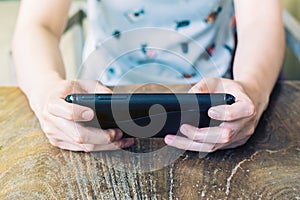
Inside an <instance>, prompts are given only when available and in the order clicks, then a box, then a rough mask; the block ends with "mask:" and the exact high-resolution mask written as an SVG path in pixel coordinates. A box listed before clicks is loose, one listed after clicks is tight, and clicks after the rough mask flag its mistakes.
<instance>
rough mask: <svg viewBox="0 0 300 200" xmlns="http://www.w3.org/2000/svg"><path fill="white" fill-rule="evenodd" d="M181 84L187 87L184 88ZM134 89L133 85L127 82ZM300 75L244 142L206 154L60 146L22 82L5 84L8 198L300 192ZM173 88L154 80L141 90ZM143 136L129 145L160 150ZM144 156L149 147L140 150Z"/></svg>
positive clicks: (0, 150)
mask: <svg viewBox="0 0 300 200" xmlns="http://www.w3.org/2000/svg"><path fill="white" fill-rule="evenodd" d="M176 88H177V90H179V91H185V90H187V88H186V87H176ZM127 89H128V88H127ZM299 89H300V82H283V83H280V84H278V85H277V86H276V89H275V91H274V94H273V96H272V98H271V103H270V106H269V108H268V110H267V111H266V113H265V114H264V116H263V118H262V120H261V121H260V124H259V126H258V128H257V130H256V133H255V134H254V135H253V137H252V138H251V139H250V141H249V142H248V143H247V144H246V145H244V146H243V147H240V148H237V149H232V150H224V151H218V152H215V153H212V154H209V155H207V156H206V157H204V158H201V157H199V154H197V153H192V152H186V153H184V154H183V155H181V156H180V157H179V158H178V159H177V160H175V161H174V162H172V163H171V164H170V165H167V166H165V167H164V168H161V169H157V170H154V171H148V172H147V171H145V170H149V169H150V170H151V169H152V170H153V169H156V168H159V167H160V166H159V165H160V164H161V163H164V162H165V163H166V162H168V161H169V160H170V159H172V155H173V151H174V152H175V153H176V150H174V149H168V150H167V151H166V152H165V153H167V154H168V155H164V154H158V155H154V157H153V160H154V161H155V162H154V161H152V162H149V161H147V158H145V157H141V156H140V157H139V156H133V157H131V156H128V155H125V154H124V155H123V154H122V153H121V154H117V153H113V152H103V153H99V154H89V153H76V152H70V151H65V150H60V149H58V148H55V147H52V146H51V145H50V144H49V143H48V141H47V139H46V137H45V136H44V135H43V132H42V131H41V129H40V126H39V123H38V121H37V119H36V118H35V116H34V114H33V112H32V111H31V110H30V108H29V106H28V103H27V101H26V98H25V97H24V95H23V94H22V93H21V92H20V90H19V89H18V88H0V199H238V198H240V199H300V91H299ZM144 90H145V91H149V90H152V91H154V90H156V91H157V90H159V91H163V90H165V89H163V88H160V87H158V88H157V87H155V86H152V87H148V88H147V89H139V91H144ZM163 146H164V143H163V141H162V140H160V139H144V140H137V141H136V144H135V146H134V147H132V148H131V149H128V150H127V151H126V152H131V151H132V152H151V151H153V150H157V149H160V148H161V147H163ZM139 155H141V154H139Z"/></svg>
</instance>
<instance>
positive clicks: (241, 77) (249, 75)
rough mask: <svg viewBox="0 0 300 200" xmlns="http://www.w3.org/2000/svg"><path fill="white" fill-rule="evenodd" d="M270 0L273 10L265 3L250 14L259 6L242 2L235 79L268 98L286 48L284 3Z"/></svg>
mask: <svg viewBox="0 0 300 200" xmlns="http://www.w3.org/2000/svg"><path fill="white" fill-rule="evenodd" d="M266 2H267V3H266V6H269V7H271V6H273V7H272V9H273V10H272V9H271V8H270V10H268V11H266V10H265V7H263V5H261V6H258V7H256V10H257V15H258V16H253V15H252V16H250V15H251V12H252V11H251V9H252V10H255V8H254V5H252V4H254V3H248V4H250V6H249V5H248V4H247V1H243V2H239V5H238V7H237V9H238V13H237V14H238V16H239V17H240V19H239V20H238V22H239V23H238V24H237V25H238V46H237V51H236V55H235V60H234V66H233V76H234V80H237V81H239V82H241V83H243V85H244V86H245V87H249V88H247V89H248V90H251V92H252V93H253V94H252V95H254V97H253V98H259V99H260V100H263V101H268V98H269V95H270V93H271V91H272V89H273V86H274V84H275V82H276V80H277V78H278V74H279V73H280V70H281V66H282V61H283V57H284V51H285V39H284V29H283V22H282V17H281V7H280V3H278V2H276V1H266ZM255 3H256V4H257V5H258V2H255ZM247 6H248V7H250V10H249V9H248V7H247ZM243 7H244V8H243Z"/></svg>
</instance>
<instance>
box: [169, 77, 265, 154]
mask: <svg viewBox="0 0 300 200" xmlns="http://www.w3.org/2000/svg"><path fill="white" fill-rule="evenodd" d="M190 92H194V93H229V94H232V95H233V96H235V98H236V102H235V103H233V104H232V105H220V106H215V107H212V108H210V109H209V111H208V115H209V117H211V118H212V119H216V120H221V121H223V122H222V123H221V124H220V125H219V126H218V127H206V128H197V127H193V126H191V125H188V124H183V125H182V126H181V128H180V132H181V133H182V134H184V135H185V136H186V137H181V136H175V135H167V136H166V137H165V142H166V143H167V144H168V145H171V146H174V147H177V148H179V149H185V150H191V151H199V152H213V151H215V150H217V149H226V148H235V147H238V146H241V145H243V144H245V143H246V142H247V140H248V139H249V138H250V136H251V135H252V134H253V133H254V130H255V127H256V125H257V123H258V120H259V118H260V116H261V114H262V113H263V111H264V109H265V108H266V106H267V102H268V98H264V97H263V96H264V95H260V94H259V91H257V90H255V89H254V88H251V87H248V86H246V85H243V84H242V83H241V82H237V81H234V80H229V79H222V78H207V79H204V80H202V81H200V82H199V83H198V84H196V85H195V86H194V87H193V88H192V89H191V90H190Z"/></svg>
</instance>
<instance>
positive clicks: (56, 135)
mask: <svg viewBox="0 0 300 200" xmlns="http://www.w3.org/2000/svg"><path fill="white" fill-rule="evenodd" d="M45 93H46V95H45V94H44V97H42V96H41V95H40V96H38V97H37V98H34V99H32V101H31V99H30V98H29V99H30V104H31V107H32V109H33V110H34V112H35V113H36V115H37V117H38V119H39V121H40V124H41V127H42V129H43V131H44V132H45V134H46V136H47V138H48V139H49V142H50V143H51V144H52V145H53V146H56V147H59V148H62V149H67V150H73V151H85V152H90V151H101V150H116V149H119V148H125V147H129V146H131V145H132V144H133V139H132V138H128V139H121V138H122V136H123V134H122V132H121V130H119V129H108V130H102V129H99V128H94V127H88V126H84V125H83V123H80V122H87V121H90V120H92V119H93V118H94V112H93V110H92V109H91V108H88V107H83V106H80V105H76V104H71V103H67V102H66V101H65V97H66V96H67V95H68V94H70V93H111V90H110V89H108V88H106V87H104V86H103V85H101V83H99V82H98V81H90V80H80V81H66V80H61V81H58V82H56V83H55V84H53V85H52V86H51V89H50V91H49V92H45Z"/></svg>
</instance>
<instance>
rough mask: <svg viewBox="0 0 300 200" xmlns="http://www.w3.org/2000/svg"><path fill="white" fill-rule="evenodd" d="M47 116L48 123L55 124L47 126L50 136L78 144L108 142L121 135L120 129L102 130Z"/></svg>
mask: <svg viewBox="0 0 300 200" xmlns="http://www.w3.org/2000/svg"><path fill="white" fill-rule="evenodd" d="M49 118H50V123H52V124H55V127H50V128H48V130H47V132H48V135H52V136H51V137H53V138H56V139H60V140H63V141H68V142H74V143H78V144H84V143H85V144H110V143H112V142H114V141H116V140H117V139H120V138H121V137H122V136H123V133H122V131H121V130H120V129H106V130H103V129H99V128H95V127H89V126H84V125H83V124H79V123H76V122H73V121H68V120H65V119H62V118H59V117H56V116H50V117H49ZM46 128H47V127H46ZM49 133H50V134H49ZM51 133H52V134H51Z"/></svg>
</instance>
